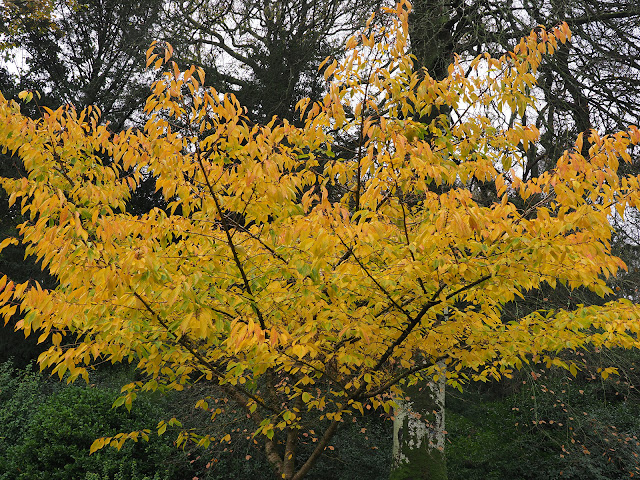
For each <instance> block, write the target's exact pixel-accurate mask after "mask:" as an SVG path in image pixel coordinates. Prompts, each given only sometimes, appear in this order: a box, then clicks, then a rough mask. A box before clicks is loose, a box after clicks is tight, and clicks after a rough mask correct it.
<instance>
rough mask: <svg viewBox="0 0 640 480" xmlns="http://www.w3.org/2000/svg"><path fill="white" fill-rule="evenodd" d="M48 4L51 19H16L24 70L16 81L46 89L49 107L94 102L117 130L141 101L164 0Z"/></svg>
mask: <svg viewBox="0 0 640 480" xmlns="http://www.w3.org/2000/svg"><path fill="white" fill-rule="evenodd" d="M25 3H26V4H30V3H33V2H25ZM51 8H52V9H54V12H55V14H54V15H53V20H48V19H45V20H42V19H41V18H39V17H36V18H34V17H33V16H25V17H24V18H22V19H21V20H20V27H19V29H18V32H17V33H16V34H15V35H14V36H15V42H16V43H17V44H18V45H19V46H20V50H21V52H22V55H24V57H25V58H26V60H25V67H26V71H24V72H21V78H19V79H16V83H23V82H25V81H28V82H29V84H28V85H26V86H23V87H22V89H27V88H28V89H31V88H35V89H37V90H39V91H41V92H43V93H45V95H44V101H43V102H42V103H43V104H44V105H46V106H48V107H50V108H57V107H59V106H60V105H64V104H66V103H71V104H73V105H75V106H76V107H77V108H83V107H85V106H89V105H96V106H98V107H99V108H100V109H101V110H102V113H103V115H104V119H105V120H108V121H110V122H111V123H112V125H111V128H112V130H114V131H119V130H121V129H122V128H124V126H125V123H126V122H127V121H129V122H131V121H132V120H135V119H136V118H135V117H136V114H140V111H141V109H142V107H143V106H144V99H145V98H146V92H147V91H148V89H147V85H148V79H145V78H143V75H142V74H143V69H142V68H141V66H142V64H143V61H144V51H145V50H146V48H147V47H148V46H149V44H150V43H151V41H152V40H153V39H155V38H157V35H158V29H159V22H160V13H161V10H162V2H161V1H159V0H135V1H131V2H119V1H114V0H107V1H95V0H89V1H86V2H82V4H78V3H76V2H68V1H65V0H58V1H56V2H51ZM43 22H44V23H43ZM25 79H26V80H25ZM34 84H35V86H34Z"/></svg>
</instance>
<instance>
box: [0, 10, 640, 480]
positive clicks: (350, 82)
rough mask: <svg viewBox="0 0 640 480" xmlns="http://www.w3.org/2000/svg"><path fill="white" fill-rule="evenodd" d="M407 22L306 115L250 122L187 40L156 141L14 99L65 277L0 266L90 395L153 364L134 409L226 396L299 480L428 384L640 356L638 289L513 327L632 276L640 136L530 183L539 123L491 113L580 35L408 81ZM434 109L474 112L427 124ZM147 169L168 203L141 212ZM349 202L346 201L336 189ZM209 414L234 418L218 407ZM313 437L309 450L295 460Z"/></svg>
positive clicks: (24, 232) (595, 142)
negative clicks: (542, 297)
mask: <svg viewBox="0 0 640 480" xmlns="http://www.w3.org/2000/svg"><path fill="white" fill-rule="evenodd" d="M409 8H410V6H409V5H408V4H407V3H405V2H401V3H399V4H398V5H397V6H396V8H395V9H393V10H389V11H387V13H386V15H387V17H386V18H384V19H383V21H381V22H380V24H377V25H378V26H376V27H372V30H371V31H370V32H367V33H366V34H362V35H358V36H354V37H352V38H351V39H350V40H349V41H348V42H347V55H346V58H345V59H344V61H341V62H340V63H338V62H337V61H334V62H333V63H331V64H329V65H328V66H327V68H326V71H325V76H326V78H327V79H329V78H331V81H330V82H329V84H328V87H327V88H328V93H327V95H326V96H325V97H324V99H323V100H322V101H321V102H316V103H311V102H309V101H305V100H302V101H300V102H299V103H298V108H299V113H300V115H301V118H302V120H301V123H302V126H300V127H296V126H293V125H292V124H290V123H289V122H287V121H278V120H275V119H274V120H273V121H271V122H270V123H268V124H267V125H264V126H260V125H256V124H253V123H251V122H249V121H248V120H247V119H246V118H245V117H244V109H243V107H242V106H241V105H240V104H239V102H238V101H237V100H236V99H235V97H234V96H233V95H231V94H221V93H219V92H216V91H214V90H212V89H203V88H202V84H203V83H204V80H205V79H204V72H203V70H202V69H199V68H196V67H193V66H192V67H191V68H188V69H186V70H183V71H181V70H180V69H179V67H178V66H177V65H176V64H175V63H170V62H169V59H170V56H171V48H170V47H168V46H167V47H166V49H165V50H164V52H162V51H158V50H154V49H150V51H149V52H148V64H154V65H155V67H156V68H157V69H161V68H163V67H165V66H166V67H168V71H167V72H165V73H164V74H163V76H162V78H161V79H160V80H158V81H156V82H155V83H154V85H153V86H152V94H151V96H150V97H149V98H148V101H147V105H146V112H147V113H148V115H149V120H148V122H147V123H146V126H145V129H144V131H138V130H127V131H124V132H121V133H118V134H112V133H110V132H109V130H108V129H107V128H106V127H105V126H101V125H99V119H98V112H97V110H95V109H93V108H89V109H86V110H84V111H82V112H78V111H76V110H75V109H73V108H72V107H66V108H61V109H58V110H55V111H53V110H48V111H47V115H45V116H44V117H43V118H41V119H38V120H30V119H28V118H25V117H23V116H22V115H21V114H20V112H19V106H18V105H17V104H16V103H14V102H7V101H6V100H4V99H2V103H1V104H0V144H1V145H2V146H3V148H4V149H7V150H8V151H10V152H12V153H13V154H14V155H17V156H19V157H20V158H21V160H22V161H23V163H24V166H25V168H26V169H27V170H28V172H29V175H28V178H21V179H10V178H4V179H2V185H3V187H4V188H5V189H6V190H7V192H8V193H9V195H10V202H11V203H13V202H17V201H20V204H21V208H22V211H23V214H24V215H25V216H26V218H28V220H27V221H26V222H25V223H23V224H22V225H21V226H20V235H21V237H22V239H23V241H25V242H27V243H28V244H29V246H28V252H29V253H31V254H33V255H35V256H37V257H38V258H41V259H42V262H43V265H44V266H45V267H46V268H47V269H48V270H49V271H50V272H51V274H52V275H54V276H55V277H56V278H57V280H58V286H57V288H55V289H53V290H46V289H43V288H42V287H41V286H40V285H39V284H37V283H32V282H27V283H22V284H14V283H13V282H9V281H7V279H6V277H3V278H2V280H0V285H1V286H2V291H1V292H0V302H1V303H2V304H3V306H2V307H1V308H0V313H1V314H2V315H3V316H4V317H5V319H6V318H8V317H10V316H11V314H12V313H13V312H15V311H16V309H18V308H20V309H22V310H24V311H25V312H26V315H25V318H24V320H23V321H21V322H20V323H19V325H18V328H20V329H21V330H23V331H24V332H25V333H26V334H30V333H31V332H35V331H39V332H40V333H41V335H40V338H41V339H44V338H47V337H51V341H52V343H53V345H52V347H51V348H50V349H49V350H48V351H47V352H45V353H44V354H43V355H41V357H40V364H41V367H42V368H49V367H52V369H53V372H54V373H57V374H58V375H59V376H60V377H61V378H64V377H65V375H66V374H68V377H67V378H68V380H69V381H72V380H74V379H76V378H77V377H79V376H83V377H85V378H86V376H87V368H89V366H90V365H92V364H93V363H95V362H101V361H105V360H109V361H112V362H122V361H129V362H136V365H137V367H138V369H140V370H141V372H142V374H143V379H142V380H140V381H136V382H133V383H131V384H129V385H127V386H125V387H124V390H123V392H124V393H125V394H124V396H123V397H121V398H120V399H119V400H118V401H116V405H122V404H124V405H126V406H130V404H131V402H132V401H133V400H134V399H135V397H136V392H139V391H146V390H158V389H159V390H163V391H166V390H180V389H182V388H183V386H184V385H185V384H187V383H190V382H205V383H209V384H210V385H212V386H214V385H215V386H216V388H219V389H221V391H222V392H224V393H225V394H226V395H227V396H228V397H229V398H230V399H231V400H234V401H236V402H237V403H238V404H239V405H240V406H241V407H242V408H244V409H245V411H246V414H247V415H248V417H249V418H250V419H251V420H252V421H254V422H255V425H256V440H259V441H260V442H261V444H262V446H263V448H264V450H265V452H266V454H267V457H268V459H269V461H270V462H271V464H272V465H273V468H274V472H275V473H276V476H277V477H281V478H290V479H291V478H294V479H300V478H302V477H304V475H305V474H306V473H307V472H308V471H309V469H310V468H311V467H312V466H313V464H314V462H315V461H316V460H317V458H318V457H319V456H320V455H321V454H322V452H323V451H324V450H325V449H326V448H328V447H329V446H330V442H331V439H332V437H333V435H334V434H335V432H336V430H337V429H338V428H339V426H340V425H341V423H342V422H343V421H344V420H345V419H347V418H348V417H350V416H353V415H357V414H358V413H362V412H363V411H364V409H365V408H367V406H371V407H373V408H382V409H384V410H386V411H388V410H389V409H390V408H391V407H392V406H393V405H394V400H393V398H394V396H395V397H400V396H401V395H402V391H403V388H404V386H405V385H407V384H409V385H410V384H414V383H416V382H418V381H419V380H421V379H433V380H434V381H438V378H439V376H446V379H447V382H448V383H450V384H451V385H453V386H456V387H461V386H462V384H463V383H464V382H465V381H466V380H469V379H474V380H486V379H488V378H500V377H501V376H505V375H506V376H508V375H510V372H511V371H512V369H513V368H519V367H521V366H522V364H523V363H526V362H530V361H543V362H546V363H548V364H553V365H559V366H563V367H565V368H567V369H569V370H570V371H571V372H572V373H574V374H575V373H576V369H577V368H578V366H576V365H574V364H572V363H570V362H569V363H567V362H565V361H564V360H563V359H562V357H561V356H560V352H562V351H563V350H566V349H570V350H571V349H580V348H582V347H585V346H587V345H595V346H596V347H599V348H605V347H614V346H621V347H625V348H635V347H637V346H638V340H637V333H638V330H639V329H640V327H639V325H640V323H639V322H638V321H637V320H638V318H639V314H640V312H639V310H638V307H637V306H636V305H635V304H633V303H632V302H630V301H628V300H624V299H620V300H615V301H611V302H606V303H604V304H603V305H601V306H584V305H578V306H576V307H575V308H573V309H568V310H567V309H564V310H563V309H557V310H545V309H536V310H535V311H533V312H530V313H528V314H526V315H523V316H520V317H518V318H516V319H514V320H513V321H511V322H503V318H502V311H503V308H504V306H505V304H507V303H508V302H510V301H512V300H513V299H514V298H515V297H517V296H521V295H523V294H524V293H526V291H528V290H530V289H535V288H539V287H541V286H542V285H545V284H546V285H549V286H550V287H551V288H555V287H556V286H557V285H559V284H562V285H566V286H567V287H568V288H572V289H573V288H579V287H582V288H587V289H589V290H591V291H593V292H595V293H597V294H598V295H600V296H604V295H606V294H608V293H610V291H611V290H610V288H609V287H608V286H607V284H606V281H605V280H606V277H609V276H612V275H615V274H616V273H617V272H618V271H620V269H623V268H624V267H625V265H624V263H623V262H622V261H621V260H620V259H619V258H617V257H616V256H615V255H613V254H612V252H611V245H610V239H611V231H612V227H611V225H610V224H609V222H608V217H609V216H610V214H611V211H612V209H613V208H615V209H616V210H617V211H618V212H620V213H621V214H622V213H624V212H623V209H624V208H625V207H626V208H635V207H636V206H637V205H638V203H639V202H640V185H639V180H638V178H636V177H622V178H621V177H619V175H618V165H619V162H620V160H624V161H629V160H630V156H629V153H628V148H630V146H632V145H635V144H637V143H638V142H640V130H638V129H637V128H635V127H630V128H629V129H628V130H627V131H622V132H617V133H615V134H613V135H610V136H600V135H598V134H597V132H595V131H592V132H590V135H589V138H585V137H584V136H579V137H578V139H577V141H576V144H575V146H574V148H573V149H572V150H570V151H569V150H568V151H566V152H565V153H564V154H563V155H562V157H561V158H560V159H558V161H557V164H556V168H555V169H554V170H552V171H549V172H545V173H542V174H540V175H539V176H538V177H536V178H532V179H526V180H525V179H522V172H523V169H522V166H523V164H524V159H523V157H522V155H520V154H519V153H518V152H519V145H520V144H521V143H522V144H524V145H525V147H526V145H527V144H529V143H531V142H535V141H537V139H538V138H539V133H538V131H537V129H536V128H535V126H532V125H526V124H521V123H519V122H517V121H516V122H514V123H513V124H511V125H508V124H506V125H503V124H502V123H499V124H496V123H495V121H494V120H492V118H490V116H489V114H488V113H487V112H486V109H491V111H492V112H493V111H496V109H497V111H501V112H503V114H504V115H510V112H512V111H519V110H522V109H525V108H526V107H527V106H529V105H532V104H533V102H534V99H532V98H531V97H530V96H529V95H528V92H529V91H530V89H531V88H532V87H533V85H534V82H535V73H536V70H537V68H538V66H539V65H540V62H541V60H542V55H543V53H545V52H548V53H553V52H554V51H556V50H557V49H558V48H559V47H560V44H561V43H562V42H564V41H565V40H566V39H567V38H568V36H569V31H568V28H567V25H566V24H563V25H560V26H558V27H557V28H555V29H553V30H552V31H546V30H544V29H542V28H540V29H537V30H536V31H535V32H534V33H532V34H531V35H529V36H528V37H526V38H524V39H522V40H521V42H520V43H519V44H518V45H517V46H516V47H515V49H514V51H513V52H512V53H509V54H505V55H503V56H501V57H500V58H492V57H490V56H488V55H481V56H479V57H477V58H476V59H475V60H474V61H473V62H472V63H471V65H469V66H465V68H463V67H462V66H461V65H460V64H459V62H457V60H456V61H454V63H453V64H451V65H450V67H449V69H448V72H449V74H448V76H447V78H445V79H443V80H440V81H437V80H434V79H433V78H431V77H430V76H429V75H428V74H425V73H424V72H420V73H416V72H415V71H414V70H413V66H412V60H411V57H410V56H409V55H408V54H407V34H408V26H407V16H408V10H409ZM559 42H560V43H559ZM156 48H157V46H156ZM465 72H468V73H465ZM22 96H23V97H25V99H26V100H28V99H29V96H30V94H29V93H27V92H25V93H24V94H22ZM434 107H446V109H447V110H448V111H450V112H455V113H456V115H452V116H451V117H448V116H447V118H443V117H442V115H440V116H436V117H434V118H432V119H431V121H430V123H428V124H423V123H418V122H415V121H412V120H411V119H410V118H411V117H412V116H413V115H414V114H415V115H418V116H419V117H420V118H429V116H430V113H431V109H432V108H434ZM465 112H466V113H465ZM348 115H349V116H348ZM451 119H453V120H451ZM336 131H346V132H351V133H353V132H356V136H357V137H358V138H360V140H361V141H360V143H359V145H358V146H357V148H356V152H355V154H354V155H353V156H352V157H349V158H348V159H343V158H338V157H336V156H335V155H334V154H333V149H332V147H333V146H334V142H335V140H334V138H335V136H337V134H335V132H336ZM585 143H588V144H589V148H588V153H589V155H588V156H587V157H585V156H584V155H583V154H582V152H583V151H584V149H583V145H584V144H585ZM105 158H108V161H106V160H105ZM320 164H321V165H323V168H322V170H319V169H318V165H320ZM122 172H131V174H130V175H128V176H123V175H121V173H122ZM144 172H153V174H154V175H155V176H156V177H157V179H158V180H157V183H156V185H157V187H158V188H159V189H160V190H161V191H162V193H163V195H164V197H165V198H166V199H167V201H168V202H169V205H168V208H167V210H166V211H165V210H159V209H153V210H151V211H150V212H147V213H143V214H138V215H131V214H130V213H128V212H127V211H126V205H127V199H128V197H129V195H130V192H131V191H132V190H134V189H135V187H136V184H137V182H139V181H141V179H142V178H143V176H144V175H143V173H144ZM479 182H480V183H483V184H484V183H491V184H493V185H495V187H494V188H495V191H496V196H497V199H498V201H496V202H494V203H492V204H490V205H486V204H485V203H483V202H481V201H479V200H478V199H477V198H476V196H475V190H474V189H473V188H470V186H471V187H473V186H474V185H477V184H478V183H479ZM329 188H332V189H333V190H334V191H336V192H344V193H343V194H342V196H341V198H340V199H339V201H333V200H331V199H330V198H329V193H328V190H329ZM531 196H537V198H538V201H537V203H535V204H534V205H533V206H526V207H525V208H522V207H521V206H522V205H523V200H526V199H527V198H530V197H531ZM9 243H11V240H5V241H3V242H2V243H1V244H0V248H2V247H5V246H6V245H7V244H9ZM65 339H72V340H73V343H70V342H68V341H67V342H65ZM441 365H444V368H442V367H441ZM612 371H614V369H613V368H607V369H605V370H603V372H602V374H603V375H604V376H608V375H609V374H610V373H612ZM197 405H198V406H199V407H201V408H205V409H210V410H211V413H212V418H215V416H216V414H217V411H216V408H215V406H213V405H211V406H210V405H208V403H207V398H203V399H202V400H201V401H199V402H198V404H197ZM210 407H213V408H210ZM169 423H171V424H174V423H175V421H173V420H172V421H170V422H169ZM166 428H167V423H165V422H161V424H159V425H158V433H163V432H164V431H165V430H166ZM320 428H322V431H320ZM316 429H317V430H318V432H319V433H318V435H317V437H316V441H315V443H314V446H315V448H314V450H313V452H312V453H311V454H310V455H309V456H308V457H306V458H297V455H296V452H297V447H298V444H299V442H300V440H301V436H302V435H303V434H304V433H306V434H309V435H311V436H312V437H313V436H314V435H315V434H314V432H315V431H316ZM307 430H309V431H307ZM149 433H150V432H149V431H137V432H130V433H125V432H123V433H122V434H120V435H117V436H115V437H108V438H102V439H98V440H97V441H96V442H95V443H94V445H93V447H92V448H93V449H94V450H95V449H99V448H102V447H103V446H105V445H109V444H110V445H114V446H121V445H122V444H123V443H124V442H125V441H126V440H127V439H128V438H133V439H138V438H140V437H142V438H146V437H148V435H149ZM190 437H191V435H190V434H189V432H185V433H183V434H182V435H181V437H180V441H181V442H184V441H186V440H188V439H189V438H190ZM227 438H228V437H226V436H223V438H211V437H201V438H197V437H196V438H195V440H196V441H198V442H199V443H201V444H203V445H208V444H210V442H213V441H222V442H224V441H226V439H227Z"/></svg>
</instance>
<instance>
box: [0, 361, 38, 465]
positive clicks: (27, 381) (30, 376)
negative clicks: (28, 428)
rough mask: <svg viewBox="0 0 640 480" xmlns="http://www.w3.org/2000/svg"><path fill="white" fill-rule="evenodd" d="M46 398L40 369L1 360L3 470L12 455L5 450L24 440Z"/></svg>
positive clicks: (0, 410)
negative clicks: (26, 430)
mask: <svg viewBox="0 0 640 480" xmlns="http://www.w3.org/2000/svg"><path fill="white" fill-rule="evenodd" d="M43 398H44V396H43V394H42V391H41V379H40V375H39V374H38V373H36V372H34V371H33V370H32V369H31V368H30V367H28V368H26V369H25V370H22V371H19V370H15V369H14V368H13V365H12V363H11V362H5V363H3V364H0V473H2V472H3V471H5V470H6V468H7V462H8V456H7V455H4V454H2V453H3V452H7V451H8V449H9V448H10V447H11V446H13V445H16V444H17V443H20V442H21V441H22V439H23V437H24V434H25V425H28V424H30V423H31V419H32V417H33V416H34V414H35V407H36V405H37V404H38V403H40V402H42V400H43Z"/></svg>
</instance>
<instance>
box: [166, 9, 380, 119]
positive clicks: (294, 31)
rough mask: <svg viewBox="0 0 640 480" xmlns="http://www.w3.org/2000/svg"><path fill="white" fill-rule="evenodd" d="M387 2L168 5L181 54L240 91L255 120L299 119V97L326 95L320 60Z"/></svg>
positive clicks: (227, 88) (172, 36) (170, 35)
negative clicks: (296, 111) (274, 117)
mask: <svg viewBox="0 0 640 480" xmlns="http://www.w3.org/2000/svg"><path fill="white" fill-rule="evenodd" d="M381 3H382V2H381V1H380V0H366V1H354V0H289V1H277V0H260V1H245V0H227V1H224V2H195V1H192V0H177V1H171V2H169V3H168V5H169V7H168V16H169V19H170V20H169V22H168V23H167V24H168V25H171V26H172V27H171V28H170V29H169V30H168V31H166V32H165V38H166V39H167V40H168V41H170V42H171V43H172V44H173V45H174V46H175V47H176V52H177V55H178V56H179V57H178V58H179V59H180V60H182V61H183V62H184V63H186V64H187V65H188V64H191V63H193V64H195V65H200V66H201V67H202V68H204V70H205V73H206V75H207V82H208V84H210V85H212V86H214V87H215V88H216V89H218V90H219V91H224V92H233V93H234V94H235V95H236V96H237V98H238V100H239V101H240V103H242V105H244V106H245V107H247V108H248V111H249V112H248V115H249V117H250V118H251V119H252V120H253V121H255V122H262V123H266V122H268V121H270V120H271V117H273V116H274V115H276V116H278V117H279V118H281V119H285V118H286V119H288V120H293V119H294V118H295V117H296V115H295V113H294V111H295V108H294V107H295V105H296V103H297V102H298V100H300V99H301V98H303V97H311V98H313V99H318V98H320V96H321V95H322V94H323V88H324V84H323V79H322V76H321V75H319V74H318V66H319V65H320V63H321V62H322V61H323V60H324V59H325V58H326V57H328V56H339V55H340V52H341V51H342V48H343V45H344V39H345V37H346V36H348V35H350V34H352V33H353V32H355V31H356V30H357V29H358V28H360V27H362V26H363V25H364V22H365V20H366V19H367V17H368V16H369V15H370V14H371V12H373V11H375V10H376V9H377V8H379V7H380V5H381Z"/></svg>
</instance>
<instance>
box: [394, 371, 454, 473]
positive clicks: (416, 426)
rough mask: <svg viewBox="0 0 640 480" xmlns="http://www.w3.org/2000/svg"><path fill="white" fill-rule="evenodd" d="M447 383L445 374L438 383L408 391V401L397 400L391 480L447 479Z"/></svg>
mask: <svg viewBox="0 0 640 480" xmlns="http://www.w3.org/2000/svg"><path fill="white" fill-rule="evenodd" d="M441 367H442V368H443V369H444V365H441ZM445 381H446V379H445V375H444V370H442V371H441V373H440V375H439V378H438V380H437V381H431V382H428V383H427V384H426V385H425V384H424V383H423V384H420V383H419V384H417V385H414V386H412V387H407V388H406V389H405V391H404V393H405V399H398V400H396V403H397V404H398V408H397V410H396V412H395V418H394V422H393V466H392V469H391V475H390V477H389V478H390V480H446V479H447V464H446V459H445V453H444V440H445V430H444V399H445V396H444V395H445V389H444V387H445Z"/></svg>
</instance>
